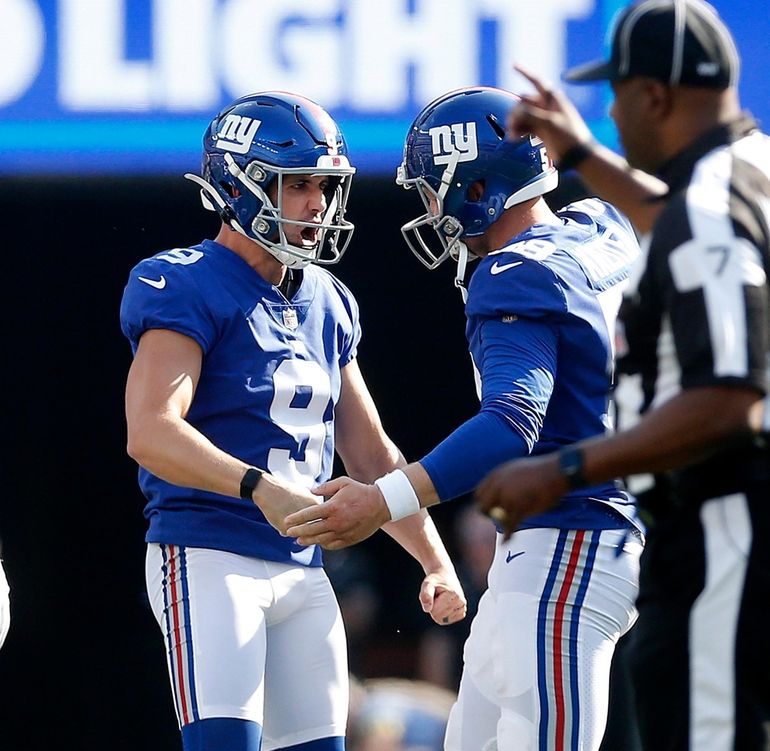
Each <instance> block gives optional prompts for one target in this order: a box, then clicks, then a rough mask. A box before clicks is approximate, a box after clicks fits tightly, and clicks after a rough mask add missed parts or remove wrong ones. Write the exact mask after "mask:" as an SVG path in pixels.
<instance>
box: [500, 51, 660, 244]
mask: <svg viewBox="0 0 770 751" xmlns="http://www.w3.org/2000/svg"><path fill="white" fill-rule="evenodd" d="M514 67H515V68H516V70H517V71H518V72H519V73H521V75H522V76H524V77H525V78H526V79H527V80H528V81H529V82H530V83H531V84H532V86H533V87H534V89H535V91H534V92H533V93H532V94H529V95H527V94H525V95H522V97H521V103H520V104H519V105H518V106H517V107H515V108H514V109H513V111H512V112H511V113H510V116H509V119H508V133H509V134H510V135H511V136H514V137H519V136H520V135H522V134H525V133H535V134H536V135H538V136H539V137H540V138H542V139H543V141H544V142H545V145H546V148H547V149H548V153H549V154H550V156H551V158H552V159H553V160H554V161H555V162H556V163H557V165H558V164H559V163H560V162H561V161H562V160H564V157H565V155H567V154H568V153H572V154H575V153H576V152H574V151H573V149H578V148H580V149H585V150H586V151H584V152H582V153H583V156H582V157H581V160H580V161H579V163H577V164H575V165H574V167H575V169H577V170H578V171H579V172H580V177H581V178H582V179H583V180H584V181H585V183H586V185H587V186H588V188H589V189H590V190H591V192H593V193H596V194H597V195H601V196H602V197H603V198H605V199H606V200H608V201H610V202H612V203H613V204H615V206H617V207H618V208H619V209H620V210H621V211H623V212H624V213H625V214H626V216H628V218H629V219H630V220H631V222H632V223H633V224H634V226H635V227H636V229H637V230H638V231H639V232H640V233H642V234H645V233H647V232H649V231H650V230H651V229H652V226H653V224H654V223H655V219H657V217H658V214H659V213H660V211H661V209H662V208H663V204H662V203H660V202H655V201H654V199H655V198H656V197H659V196H662V195H663V194H665V193H666V191H667V188H666V185H665V183H664V182H663V181H661V180H659V179H658V178H656V177H654V176H652V175H650V174H648V173H647V172H643V171H642V170H638V169H634V168H632V167H631V166H630V165H629V164H628V162H627V161H626V160H625V159H624V158H623V157H621V156H619V155H618V154H616V153H615V152H614V151H612V150H611V149H608V148H606V147H605V146H602V145H601V144H599V143H597V142H595V141H594V140H593V136H592V135H591V131H590V130H589V129H588V126H587V125H586V123H585V121H584V120H583V118H582V117H581V115H580V113H579V112H578V111H577V109H576V108H575V107H574V105H573V104H572V103H571V102H570V101H569V99H567V97H566V96H565V95H564V94H563V93H562V92H561V91H559V90H557V89H554V88H553V87H551V86H550V85H548V84H547V83H546V82H544V81H543V80H542V79H540V78H539V77H538V76H536V75H535V74H534V73H532V72H531V71H529V70H527V69H526V68H524V67H522V66H520V65H516V66H514ZM568 161H569V160H568ZM565 164H566V162H565Z"/></svg>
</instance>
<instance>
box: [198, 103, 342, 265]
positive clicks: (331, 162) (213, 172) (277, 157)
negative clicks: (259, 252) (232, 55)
mask: <svg viewBox="0 0 770 751" xmlns="http://www.w3.org/2000/svg"><path fill="white" fill-rule="evenodd" d="M354 172H355V168H354V167H351V166H350V162H349V161H348V150H347V146H346V144H345V139H344V137H343V135H342V132H341V131H340V129H339V127H338V126H337V123H336V122H335V121H334V120H333V119H332V118H331V116H330V115H329V114H328V113H327V112H326V111H325V110H324V109H322V108H321V107H320V106H319V105H317V104H316V103H315V102H312V101H310V100H309V99H305V98H304V97H301V96H298V95H296V94H289V93H287V92H283V91H265V92H260V93H257V94H251V95H249V96H245V97H242V98H241V99H238V100H237V101H235V102H233V103H232V104H231V105H229V106H228V107H226V108H225V109H224V110H222V111H221V112H220V113H219V114H218V115H217V116H216V117H215V118H214V119H213V120H212V121H211V123H210V124H209V127H208V129H207V130H206V134H205V135H204V137H203V169H202V175H203V176H202V177H199V176H198V175H192V174H186V175H185V177H186V178H188V179H190V180H192V181H194V182H195V183H197V184H198V185H200V187H201V199H202V201H203V205H204V206H205V207H206V208H207V209H210V210H212V211H216V212H217V213H218V214H219V216H220V217H221V218H222V220H223V221H224V222H226V223H227V224H229V225H230V226H231V227H232V228H233V229H235V230H237V231H238V232H240V233H241V234H243V235H245V236H246V237H248V238H250V239H251V240H255V241H256V242H258V243H259V244H260V245H262V246H264V247H265V248H266V249H267V250H268V251H269V252H270V253H272V254H273V255H274V256H275V257H276V258H277V259H278V260H279V261H280V262H281V263H283V264H284V265H286V266H288V267H290V268H302V267H303V266H306V265H307V264H309V263H321V264H329V263H336V262H337V261H339V259H340V258H341V257H342V254H343V253H344V252H345V248H346V247H347V245H348V243H349V242H350V237H351V233H352V230H353V225H352V224H351V223H350V222H348V221H347V220H346V219H345V209H346V207H347V201H348V194H349V192H350V180H351V178H352V175H353V173H354ZM288 174H302V175H305V174H307V175H313V176H318V175H328V178H329V183H328V188H327V190H326V204H327V208H326V212H325V214H324V215H323V217H322V218H321V222H320V224H319V223H316V222H305V221H296V220H291V219H287V218H286V217H285V216H284V215H283V209H282V194H283V178H284V175H288ZM275 180H277V181H278V182H277V192H276V195H277V198H276V205H274V204H273V202H272V201H271V200H270V198H269V196H268V190H269V188H270V186H271V185H272V184H273V181H275ZM287 224H293V225H296V226H299V227H302V228H306V227H310V228H313V229H315V230H317V231H318V232H317V235H316V237H317V242H316V243H315V244H314V245H313V246H312V247H298V246H296V245H292V244H291V243H289V242H288V241H287V238H286V233H285V230H284V227H285V225H287Z"/></svg>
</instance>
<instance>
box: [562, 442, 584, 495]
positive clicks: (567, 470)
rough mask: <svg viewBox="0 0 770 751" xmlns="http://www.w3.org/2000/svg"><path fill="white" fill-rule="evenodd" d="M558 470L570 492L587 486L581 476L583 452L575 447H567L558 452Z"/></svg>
mask: <svg viewBox="0 0 770 751" xmlns="http://www.w3.org/2000/svg"><path fill="white" fill-rule="evenodd" d="M559 469H560V470H561V473H562V475H563V476H564V478H565V479H566V480H567V485H569V488H570V490H575V489H577V488H584V487H586V485H588V480H586V478H585V476H584V475H583V450H582V449H580V448H578V447H577V446H567V447H566V448H563V449H562V450H561V451H559Z"/></svg>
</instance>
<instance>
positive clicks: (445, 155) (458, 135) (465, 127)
mask: <svg viewBox="0 0 770 751" xmlns="http://www.w3.org/2000/svg"><path fill="white" fill-rule="evenodd" d="M428 134H429V135H430V138H431V148H432V149H433V162H434V163H435V164H436V165H439V164H449V162H450V161H452V160H453V159H455V158H456V159H457V161H458V162H472V161H473V160H474V159H475V158H476V157H477V156H478V155H479V148H478V141H477V140H476V123H453V124H452V125H439V126H437V127H435V128H431V129H430V130H429V131H428ZM457 152H459V156H458V157H455V153H457Z"/></svg>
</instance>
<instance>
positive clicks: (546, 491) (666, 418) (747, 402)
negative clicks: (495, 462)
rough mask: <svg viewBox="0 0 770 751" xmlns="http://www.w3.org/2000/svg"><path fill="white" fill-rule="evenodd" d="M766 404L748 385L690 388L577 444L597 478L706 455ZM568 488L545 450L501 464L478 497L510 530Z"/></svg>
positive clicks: (659, 468) (754, 420) (748, 425)
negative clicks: (631, 421)
mask: <svg viewBox="0 0 770 751" xmlns="http://www.w3.org/2000/svg"><path fill="white" fill-rule="evenodd" d="M714 404H719V409H718V410H715V409H714ZM761 409H762V395H761V394H760V393H759V392H758V391H755V390H753V389H750V388H732V387H724V386H714V387H703V388H694V389H687V390H685V391H682V392H680V393H679V394H677V395H676V396H675V397H673V398H672V399H671V400H670V401H668V402H666V403H665V404H663V405H662V406H661V407H659V408H657V409H655V410H653V411H652V412H649V413H647V414H646V415H645V416H644V417H643V418H642V420H640V422H639V423H638V424H637V425H635V426H634V427H633V428H630V429H628V430H626V431H623V432H621V433H617V434H614V435H608V436H602V437H598V438H591V439H587V440H585V441H581V442H579V443H577V444H575V447H576V448H577V449H579V450H580V451H581V453H582V457H583V471H582V473H583V476H584V477H585V479H586V481H587V482H588V483H589V484H594V483H599V482H603V481H605V480H608V479H611V478H613V477H628V476H630V475H635V474H640V473H644V472H653V473H657V472H664V471H667V470H670V469H674V468H677V467H681V466H684V465H686V464H690V463H693V462H695V461H698V460H702V459H704V458H706V456H708V454H709V453H710V452H713V451H715V450H716V448H717V447H722V448H723V447H724V442H725V441H728V440H735V438H736V436H741V435H748V434H750V433H751V432H756V431H757V430H758V429H759V426H760V424H761ZM567 490H568V485H567V482H566V479H565V477H564V475H563V474H562V472H561V470H560V469H559V463H558V458H557V454H548V455H545V456H538V457H532V458H527V459H520V460H516V461H511V462H506V463H505V464H503V465H501V466H500V467H498V468H497V469H495V470H494V471H493V472H491V473H490V474H489V475H488V476H487V477H486V478H485V479H484V481H483V482H482V483H481V484H480V485H479V487H478V488H477V490H476V499H477V501H478V502H479V504H480V507H481V509H482V511H484V512H486V513H488V514H490V515H491V516H493V517H494V518H495V519H496V520H497V521H498V522H499V523H500V524H502V525H503V527H504V529H505V534H506V538H507V537H509V536H510V535H511V534H512V533H513V532H515V531H516V529H517V528H518V527H519V525H520V524H521V522H522V520H523V519H525V518H526V517H529V516H532V515H533V514H536V513H539V512H542V511H545V510H547V509H549V508H551V507H552V506H553V505H555V504H556V502H557V501H558V499H559V498H560V497H561V496H562V495H564V494H565V493H566V492H567Z"/></svg>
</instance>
